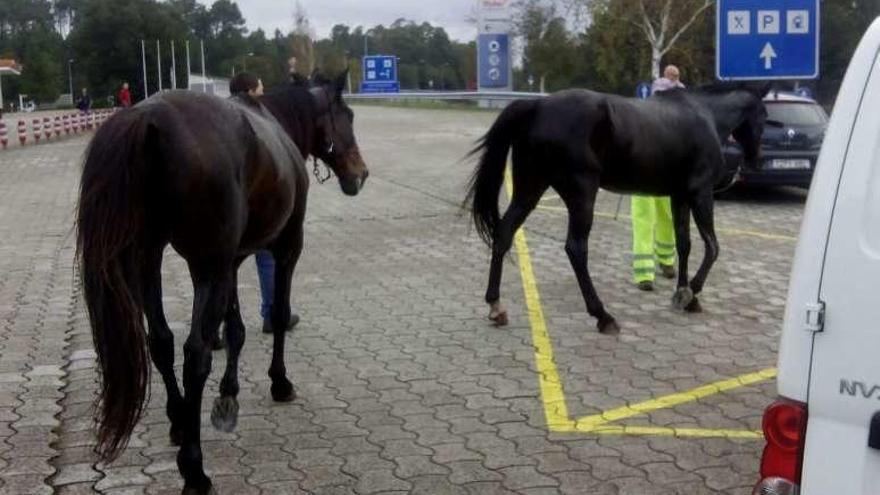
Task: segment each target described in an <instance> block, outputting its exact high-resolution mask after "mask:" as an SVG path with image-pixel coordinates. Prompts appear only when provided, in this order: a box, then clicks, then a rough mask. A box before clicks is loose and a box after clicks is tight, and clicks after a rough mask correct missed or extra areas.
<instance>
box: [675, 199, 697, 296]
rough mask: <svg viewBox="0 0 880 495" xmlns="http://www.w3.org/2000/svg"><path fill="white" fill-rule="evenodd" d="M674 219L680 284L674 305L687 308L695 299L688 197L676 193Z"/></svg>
mask: <svg viewBox="0 0 880 495" xmlns="http://www.w3.org/2000/svg"><path fill="white" fill-rule="evenodd" d="M670 200H671V203H672V221H673V223H674V225H675V248H676V250H677V251H678V284H677V289H676V290H675V294H673V296H672V306H673V307H675V308H676V309H682V310H683V309H685V308H686V307H687V306H688V305H690V304H691V302H693V300H694V292H693V290H691V288H690V287H689V286H688V257H689V256H690V254H691V224H690V222H691V213H690V208H689V206H688V202H687V200H686V198H684V197H683V196H680V195H674V196H672V197H671V198H670Z"/></svg>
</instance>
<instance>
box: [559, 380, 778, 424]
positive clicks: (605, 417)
mask: <svg viewBox="0 0 880 495" xmlns="http://www.w3.org/2000/svg"><path fill="white" fill-rule="evenodd" d="M774 377H776V369H775V368H768V369H765V370H761V371H758V372H756V373H749V374H746V375H742V376H738V377H735V378H730V379H727V380H722V381H718V382H715V383H710V384H708V385H703V386H701V387H697V388H695V389H692V390H688V391H686V392H680V393H677V394H670V395H666V396H663V397H659V398H656V399H651V400H647V401H645V402H640V403H638V404H632V405H629V406H623V407H618V408H617V409H612V410H610V411H605V412H603V413H601V414H595V415H592V416H586V417H583V418H580V419H578V420H577V424H576V429H577V430H578V431H592V430H594V429H596V428H598V427H601V426H603V425H605V424H608V423H612V422H615V421H620V420H622V419H627V418H631V417H633V416H637V415H640V414H646V413H650V412H652V411H656V410H658V409H669V408H673V407H676V406H679V405H681V404H687V403H688V402H694V401H697V400H700V399H702V398H704V397H708V396H710V395H716V394H720V393H723V392H726V391H728V390H733V389H736V388H740V387H745V386H748V385H754V384H756V383H760V382H763V381H767V380H770V379H772V378H774Z"/></svg>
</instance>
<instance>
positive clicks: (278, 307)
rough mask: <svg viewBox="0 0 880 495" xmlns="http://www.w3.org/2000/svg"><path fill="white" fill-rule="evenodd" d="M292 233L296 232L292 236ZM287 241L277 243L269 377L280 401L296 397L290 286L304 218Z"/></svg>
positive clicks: (274, 392)
mask: <svg viewBox="0 0 880 495" xmlns="http://www.w3.org/2000/svg"><path fill="white" fill-rule="evenodd" d="M291 234H292V235H291ZM284 237H285V238H286V239H285V240H286V241H287V242H282V243H280V244H278V245H277V246H275V247H274V248H273V250H272V254H273V255H274V257H275V296H274V301H273V303H272V314H271V318H272V340H273V341H272V363H271V364H270V365H269V378H271V379H272V387H271V389H270V390H271V392H272V399H273V400H275V401H276V402H289V401H292V400H294V399H295V398H296V392H295V391H294V389H293V383H291V381H290V380H289V379H288V378H287V367H286V366H285V364H284V339H285V334H286V333H287V327H288V325H289V324H290V317H291V310H290V285H291V282H292V281H293V272H294V269H295V268H296V263H297V261H299V256H300V254H301V253H302V247H303V228H302V221H301V220H300V221H295V220H294V225H292V226H291V233H290V234H285V235H284Z"/></svg>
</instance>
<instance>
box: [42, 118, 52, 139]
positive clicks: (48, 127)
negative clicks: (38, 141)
mask: <svg viewBox="0 0 880 495" xmlns="http://www.w3.org/2000/svg"><path fill="white" fill-rule="evenodd" d="M43 136H44V137H45V138H46V141H48V140H49V138H51V137H52V119H50V118H49V117H43Z"/></svg>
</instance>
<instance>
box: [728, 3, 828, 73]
mask: <svg viewBox="0 0 880 495" xmlns="http://www.w3.org/2000/svg"><path fill="white" fill-rule="evenodd" d="M717 15H718V16H717V29H716V33H717V39H716V43H715V47H716V72H717V76H718V78H719V79H727V80H733V79H738V80H748V79H814V78H816V77H818V76H819V0H718V11H717Z"/></svg>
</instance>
